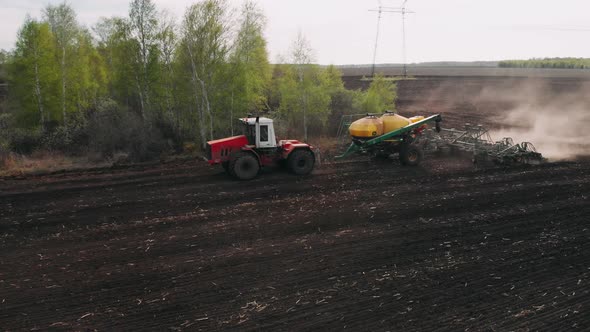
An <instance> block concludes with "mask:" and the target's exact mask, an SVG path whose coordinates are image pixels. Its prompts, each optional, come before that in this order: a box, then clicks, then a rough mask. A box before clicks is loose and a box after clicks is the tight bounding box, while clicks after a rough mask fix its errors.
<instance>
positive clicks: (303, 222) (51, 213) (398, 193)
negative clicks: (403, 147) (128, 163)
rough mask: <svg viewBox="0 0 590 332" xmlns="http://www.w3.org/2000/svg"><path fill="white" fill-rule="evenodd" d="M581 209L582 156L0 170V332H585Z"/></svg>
mask: <svg viewBox="0 0 590 332" xmlns="http://www.w3.org/2000/svg"><path fill="white" fill-rule="evenodd" d="M449 114H451V112H450V111H449ZM589 216H590V160H588V159H581V160H578V161H571V162H559V163H549V164H545V165H541V166H534V167H533V166H522V167H512V168H486V169H476V168H474V167H473V165H471V163H470V161H469V160H468V159H459V158H450V157H439V158H434V157H432V156H430V157H427V158H426V160H425V161H424V162H423V164H422V165H421V166H419V167H416V168H410V167H402V166H400V165H399V163H398V162H397V161H385V162H383V161H381V162H373V161H370V160H368V159H363V158H360V159H356V160H351V161H345V162H338V163H325V164H323V165H322V167H321V168H318V169H317V170H316V171H315V172H314V173H313V175H311V176H308V177H303V178H301V177H296V176H292V175H290V174H288V173H287V172H283V171H280V170H276V171H274V172H268V171H267V172H264V173H263V174H262V175H261V176H260V177H259V178H257V179H255V180H253V181H250V182H238V181H234V180H231V179H230V178H229V177H228V176H226V175H225V174H224V173H223V172H222V169H221V167H218V168H213V167H209V166H206V164H204V162H202V161H199V160H194V161H186V160H185V161H174V162H172V163H168V164H160V165H151V166H135V167H128V168H120V169H116V170H114V169H104V170H100V169H96V170H91V171H85V172H70V173H68V172H65V173H63V174H53V175H47V176H37V177H25V178H21V179H13V178H5V179H2V180H0V250H1V252H2V255H1V256H0V264H1V265H0V266H1V269H0V329H2V330H9V331H13V330H14V331H16V330H52V329H53V330H101V331H130V330H138V331H145V330H158V331H164V330H187V331H194V330H203V331H211V330H221V329H233V330H343V329H350V330H363V331H380V330H392V331H412V330H425V331H432V330H469V331H511V330H513V331H527V330H546V331H560V330H564V331H570V330H588V329H590V312H589V309H590V294H589V293H588V292H589V291H590V245H589V240H590V226H589V224H588V220H589Z"/></svg>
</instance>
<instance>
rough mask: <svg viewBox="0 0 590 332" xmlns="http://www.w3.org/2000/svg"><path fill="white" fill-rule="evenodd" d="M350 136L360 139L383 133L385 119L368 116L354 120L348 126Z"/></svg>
mask: <svg viewBox="0 0 590 332" xmlns="http://www.w3.org/2000/svg"><path fill="white" fill-rule="evenodd" d="M348 131H349V133H350V136H352V137H354V138H359V139H367V138H373V137H377V136H381V135H383V120H381V118H378V117H376V116H367V117H365V118H362V119H360V120H357V121H355V122H353V123H352V124H351V125H350V127H349V128H348Z"/></svg>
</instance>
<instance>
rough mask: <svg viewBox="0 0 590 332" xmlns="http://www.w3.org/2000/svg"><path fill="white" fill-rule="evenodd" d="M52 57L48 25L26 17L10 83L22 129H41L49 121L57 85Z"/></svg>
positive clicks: (53, 45)
mask: <svg viewBox="0 0 590 332" xmlns="http://www.w3.org/2000/svg"><path fill="white" fill-rule="evenodd" d="M54 56H55V44H54V41H53V37H52V35H51V31H50V28H49V26H48V25H47V24H44V23H39V22H37V21H35V20H33V19H31V18H29V17H27V18H26V20H25V23H24V25H23V27H22V28H21V29H20V31H19V33H18V38H17V42H16V49H15V51H14V60H13V61H14V64H13V66H12V71H13V75H12V77H13V82H11V83H12V85H13V88H12V89H11V92H12V94H13V97H14V100H15V101H16V103H17V104H18V105H19V111H20V112H19V114H17V117H18V118H19V120H20V122H21V124H22V125H24V126H25V127H30V126H36V125H38V126H40V127H41V128H42V129H43V130H45V129H46V128H47V123H48V122H49V121H51V120H52V119H53V114H52V113H53V111H55V108H56V107H55V106H56V104H55V103H54V101H55V99H54V97H53V96H54V94H55V92H56V91H55V89H54V88H55V87H56V85H57V83H58V78H57V68H56V66H55V61H54Z"/></svg>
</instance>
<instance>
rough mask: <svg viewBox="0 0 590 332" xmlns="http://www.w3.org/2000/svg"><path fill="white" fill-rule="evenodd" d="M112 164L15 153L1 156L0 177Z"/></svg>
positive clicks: (87, 159)
mask: <svg viewBox="0 0 590 332" xmlns="http://www.w3.org/2000/svg"><path fill="white" fill-rule="evenodd" d="M111 165H112V162H107V161H101V162H96V161H93V160H90V158H89V157H76V158H74V157H67V156H64V155H63V154H60V153H54V152H35V153H33V154H32V155H30V156H24V155H19V154H15V153H5V154H2V155H0V176H20V175H29V174H43V173H51V172H57V171H63V170H76V169H87V168H95V167H108V166H111Z"/></svg>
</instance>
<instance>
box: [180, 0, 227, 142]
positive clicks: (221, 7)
mask: <svg viewBox="0 0 590 332" xmlns="http://www.w3.org/2000/svg"><path fill="white" fill-rule="evenodd" d="M227 23H228V20H227V3H226V2H225V0H205V1H203V2H200V3H198V4H194V5H192V6H191V7H189V8H188V10H187V12H186V14H185V17H184V20H183V23H182V38H183V40H182V52H184V53H185V56H184V57H183V58H184V59H185V61H186V62H187V65H188V68H189V70H190V74H191V75H190V78H191V83H192V89H193V91H194V98H195V109H197V112H198V119H199V136H200V139H201V144H205V142H206V141H207V129H208V131H209V137H210V138H213V124H214V113H213V111H212V109H213V107H214V106H213V105H212V98H211V97H212V92H214V91H215V81H216V79H217V75H218V74H219V73H220V72H221V71H222V69H223V66H224V63H225V61H226V56H227V54H228V51H229V48H228V43H227V38H228V31H229V29H228V26H227ZM207 120H208V128H207V124H206V122H207Z"/></svg>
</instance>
